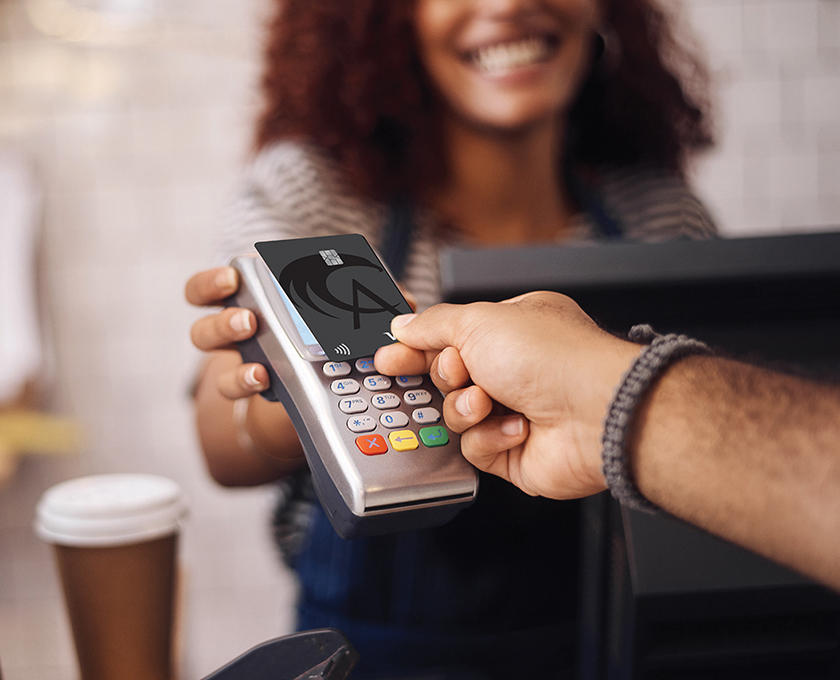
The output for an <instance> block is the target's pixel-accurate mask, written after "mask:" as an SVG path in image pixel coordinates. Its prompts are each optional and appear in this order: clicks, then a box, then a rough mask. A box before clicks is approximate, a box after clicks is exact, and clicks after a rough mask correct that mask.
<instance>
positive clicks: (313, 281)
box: [256, 234, 411, 361]
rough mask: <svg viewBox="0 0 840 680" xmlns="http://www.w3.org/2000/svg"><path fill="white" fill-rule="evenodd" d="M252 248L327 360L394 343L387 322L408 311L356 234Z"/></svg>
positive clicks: (272, 242) (368, 247)
mask: <svg viewBox="0 0 840 680" xmlns="http://www.w3.org/2000/svg"><path fill="white" fill-rule="evenodd" d="M256 249H257V251H258V252H259V254H260V255H261V256H262V258H263V260H264V261H265V263H266V264H267V265H268V268H269V269H270V270H271V273H272V274H274V276H275V278H276V279H277V281H278V283H279V284H280V287H281V288H282V289H283V291H284V292H285V293H286V295H287V296H288V297H289V299H290V300H291V302H292V304H294V306H295V308H296V309H297V310H298V312H299V313H300V315H301V317H302V318H303V320H304V322H305V323H306V325H307V326H309V329H310V330H311V331H312V334H313V335H314V336H315V338H316V339H317V340H318V344H320V345H321V348H322V349H323V350H324V352H325V353H326V355H327V357H328V358H329V359H330V360H332V361H342V360H347V359H355V358H358V357H363V356H366V355H370V354H373V353H374V352H375V351H376V350H377V349H379V347H381V346H382V345H385V344H389V343H390V342H393V341H394V340H395V338H394V336H393V335H391V333H390V329H391V319H392V318H394V317H395V316H397V315H398V314H408V313H410V312H411V307H409V305H408V303H407V302H406V301H405V298H404V297H403V296H402V294H401V293H400V291H399V288H397V285H396V284H395V283H394V281H393V279H391V277H390V276H389V275H388V272H387V271H386V270H385V267H384V266H383V265H382V263H381V262H380V261H379V258H377V257H376V254H375V253H374V252H373V249H372V248H371V247H370V245H369V244H368V242H367V241H366V240H365V238H364V237H363V236H361V235H360V234H343V235H340V236H323V237H316V238H304V239H287V240H282V241H264V242H261V243H257V244H256Z"/></svg>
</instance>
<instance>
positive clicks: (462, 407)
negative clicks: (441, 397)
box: [455, 392, 472, 416]
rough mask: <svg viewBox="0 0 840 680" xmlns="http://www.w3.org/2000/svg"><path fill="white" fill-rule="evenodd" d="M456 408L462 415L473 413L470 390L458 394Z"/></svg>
mask: <svg viewBox="0 0 840 680" xmlns="http://www.w3.org/2000/svg"><path fill="white" fill-rule="evenodd" d="M455 410H456V411H458V413H460V414H461V415H462V416H469V415H472V409H471V408H470V393H469V392H461V394H459V395H458V398H457V399H456V400H455Z"/></svg>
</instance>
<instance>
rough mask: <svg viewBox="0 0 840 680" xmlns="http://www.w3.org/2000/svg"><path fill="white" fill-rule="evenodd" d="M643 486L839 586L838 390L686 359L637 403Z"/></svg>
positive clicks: (685, 513) (637, 465)
mask: <svg viewBox="0 0 840 680" xmlns="http://www.w3.org/2000/svg"><path fill="white" fill-rule="evenodd" d="M630 460H631V465H632V471H633V475H634V478H635V480H636V483H637V485H638V486H639V489H640V490H641V491H642V493H644V494H645V495H646V496H647V497H648V498H649V499H650V500H652V501H653V502H655V503H656V504H658V505H659V506H660V507H662V508H664V509H666V510H667V511H669V512H670V513H672V514H674V515H675V516H677V517H680V518H682V519H685V520H687V521H689V522H692V523H694V524H696V525H698V526H700V527H702V528H705V529H707V530H709V531H711V532H713V533H716V534H718V535H720V536H723V537H724V538H727V539H729V540H732V541H733V542H736V543H738V544H741V545H744V546H746V547H748V548H751V549H753V550H755V551H756V552H759V553H761V554H763V555H765V556H767V557H770V558H771V559H774V560H777V561H779V562H782V563H784V564H787V565H788V566H791V567H793V568H794V569H797V570H799V571H801V572H803V573H806V574H808V575H810V576H812V577H814V578H817V579H819V580H822V581H823V582H826V583H828V584H830V585H832V586H833V587H835V588H838V589H840V390H839V389H837V388H834V387H830V386H824V385H816V384H812V383H808V382H805V381H801V380H799V379H796V378H792V377H789V376H785V375H780V374H776V373H771V372H768V371H765V370H763V369H760V368H756V367H753V366H748V365H744V364H740V363H736V362H730V361H725V360H718V359H710V358H706V357H691V358H688V359H684V360H682V361H680V362H678V363H677V364H676V365H674V366H673V367H672V368H671V369H669V370H668V371H667V372H666V373H665V374H664V376H663V377H662V378H661V379H660V380H659V381H658V382H657V384H656V385H655V386H654V387H653V389H652V390H651V392H650V393H649V395H648V397H647V398H646V400H645V401H644V403H643V404H642V405H641V408H640V411H639V413H638V414H637V417H636V419H635V424H634V428H633V432H632V435H631V440H630Z"/></svg>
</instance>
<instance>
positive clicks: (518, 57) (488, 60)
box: [472, 37, 551, 72]
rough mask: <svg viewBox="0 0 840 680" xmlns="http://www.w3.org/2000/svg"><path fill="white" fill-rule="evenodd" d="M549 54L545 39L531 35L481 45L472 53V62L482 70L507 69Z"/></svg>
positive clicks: (528, 64) (542, 59)
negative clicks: (508, 41) (507, 41)
mask: <svg viewBox="0 0 840 680" xmlns="http://www.w3.org/2000/svg"><path fill="white" fill-rule="evenodd" d="M550 54H551V48H550V46H549V44H548V41H547V40H545V39H544V38H538V37H532V38H526V39H525V40H519V41H517V42H510V43H500V44H497V45H490V46H488V47H482V48H481V49H479V50H476V51H475V52H474V53H473V55H472V62H473V64H475V65H476V66H478V67H479V68H480V69H482V70H484V71H488V72H494V71H508V70H511V69H515V68H522V67H523V66H530V65H531V64H537V63H539V62H541V61H545V60H546V59H548V57H549V55H550Z"/></svg>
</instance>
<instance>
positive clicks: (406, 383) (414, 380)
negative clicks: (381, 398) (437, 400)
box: [396, 375, 423, 387]
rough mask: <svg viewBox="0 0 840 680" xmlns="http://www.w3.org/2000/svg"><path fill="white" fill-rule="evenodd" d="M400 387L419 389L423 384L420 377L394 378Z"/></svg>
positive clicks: (402, 376) (405, 376) (404, 376)
mask: <svg viewBox="0 0 840 680" xmlns="http://www.w3.org/2000/svg"><path fill="white" fill-rule="evenodd" d="M396 381H397V385H399V386H400V387H420V385H422V384H423V376H422V375H400V376H397V378H396Z"/></svg>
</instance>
